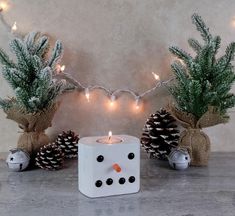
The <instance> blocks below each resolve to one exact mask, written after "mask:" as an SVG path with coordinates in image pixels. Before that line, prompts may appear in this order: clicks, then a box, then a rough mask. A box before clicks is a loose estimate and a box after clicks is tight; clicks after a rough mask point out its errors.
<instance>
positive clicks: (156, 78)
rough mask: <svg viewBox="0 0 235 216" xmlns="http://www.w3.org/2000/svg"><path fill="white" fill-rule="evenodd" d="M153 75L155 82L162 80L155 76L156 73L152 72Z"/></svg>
mask: <svg viewBox="0 0 235 216" xmlns="http://www.w3.org/2000/svg"><path fill="white" fill-rule="evenodd" d="M152 74H153V77H154V79H155V80H160V77H159V76H158V75H157V74H155V73H154V72H152Z"/></svg>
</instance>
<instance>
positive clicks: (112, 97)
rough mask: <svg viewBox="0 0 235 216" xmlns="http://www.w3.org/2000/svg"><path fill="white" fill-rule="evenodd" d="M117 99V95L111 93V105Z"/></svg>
mask: <svg viewBox="0 0 235 216" xmlns="http://www.w3.org/2000/svg"><path fill="white" fill-rule="evenodd" d="M115 100H116V96H115V95H111V97H110V106H113V105H114V101H115Z"/></svg>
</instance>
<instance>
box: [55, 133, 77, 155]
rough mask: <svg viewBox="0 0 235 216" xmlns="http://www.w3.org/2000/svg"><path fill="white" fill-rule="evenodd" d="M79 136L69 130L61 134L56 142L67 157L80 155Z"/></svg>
mask: <svg viewBox="0 0 235 216" xmlns="http://www.w3.org/2000/svg"><path fill="white" fill-rule="evenodd" d="M78 140H79V136H78V135H76V134H75V133H74V132H73V131H71V130H69V131H67V132H64V131H63V133H62V134H59V135H58V137H57V139H56V141H55V144H56V145H58V146H59V147H60V148H61V150H62V152H63V153H64V155H65V157H66V158H76V157H77V156H78Z"/></svg>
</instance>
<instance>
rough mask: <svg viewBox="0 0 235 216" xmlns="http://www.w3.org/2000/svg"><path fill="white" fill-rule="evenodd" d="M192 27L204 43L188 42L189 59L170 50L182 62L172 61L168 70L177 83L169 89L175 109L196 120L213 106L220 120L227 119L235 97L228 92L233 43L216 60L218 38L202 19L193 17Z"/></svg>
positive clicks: (231, 78) (181, 52) (183, 53)
mask: <svg viewBox="0 0 235 216" xmlns="http://www.w3.org/2000/svg"><path fill="white" fill-rule="evenodd" d="M192 21H193V24H195V26H196V28H197V30H198V31H199V32H200V33H201V36H202V39H203V43H201V42H199V41H197V40H195V39H189V40H188V43H189V45H190V46H191V47H192V48H193V50H194V51H195V53H196V55H195V56H194V57H192V56H191V55H190V54H188V53H187V52H185V51H183V50H182V49H180V48H178V47H170V52H171V53H173V54H174V55H175V56H176V57H177V58H179V59H180V60H181V61H175V62H174V63H173V64H172V65H171V67H172V70H173V72H174V74H175V76H176V84H175V85H174V86H172V87H171V88H170V92H171V94H172V95H173V96H174V98H175V101H176V103H177V106H178V109H180V110H181V111H183V112H187V113H190V114H193V115H194V117H195V119H196V120H199V119H200V117H202V115H203V114H205V113H206V112H207V111H208V109H209V107H214V108H216V109H217V111H218V113H220V115H221V117H223V118H224V119H226V118H227V117H228V115H227V109H228V108H231V107H234V105H235V96H234V94H232V93H230V89H231V87H232V84H233V82H234V81H235V74H234V67H233V65H232V64H231V61H232V60H233V59H234V53H235V43H234V42H232V43H230V44H229V45H228V47H227V48H226V50H225V54H224V55H222V56H221V57H219V58H217V52H218V50H219V48H220V43H221V39H220V37H219V36H215V37H213V36H212V35H211V33H210V32H209V28H207V27H206V25H205V23H204V22H203V20H202V19H201V17H200V16H199V15H197V14H193V16H192Z"/></svg>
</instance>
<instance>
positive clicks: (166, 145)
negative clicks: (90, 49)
mask: <svg viewBox="0 0 235 216" xmlns="http://www.w3.org/2000/svg"><path fill="white" fill-rule="evenodd" d="M175 122H176V120H175V119H174V117H173V116H172V115H171V114H170V113H168V112H167V111H166V110H165V109H161V110H160V111H157V112H156V113H155V114H152V115H150V117H149V118H148V119H147V121H146V124H145V126H144V129H143V130H144V132H143V134H142V138H141V144H142V147H143V148H144V149H145V151H146V152H147V153H148V154H149V155H150V157H151V158H158V159H160V160H167V156H168V155H169V154H170V152H171V150H172V148H175V147H176V146H177V145H178V140H179V130H178V129H177V125H176V124H175Z"/></svg>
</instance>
